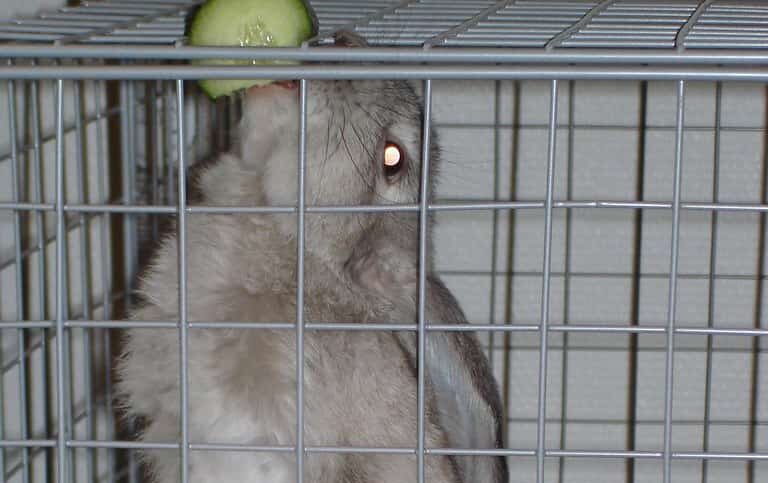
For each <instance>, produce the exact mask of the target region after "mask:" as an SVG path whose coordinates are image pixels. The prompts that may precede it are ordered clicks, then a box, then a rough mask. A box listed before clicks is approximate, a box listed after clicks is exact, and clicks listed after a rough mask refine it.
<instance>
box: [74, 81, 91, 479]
mask: <svg viewBox="0 0 768 483" xmlns="http://www.w3.org/2000/svg"><path fill="white" fill-rule="evenodd" d="M81 82H82V81H74V82H73V88H74V91H73V103H74V111H73V112H74V114H75V137H76V141H75V157H76V161H77V173H78V176H77V191H78V193H79V195H80V198H79V202H80V203H81V204H86V203H87V202H88V200H87V197H86V187H85V177H86V172H85V163H84V159H83V146H84V137H83V125H82V119H81V114H82V115H84V116H85V115H87V113H83V106H82V98H81V92H80V87H81ZM89 225H90V223H89V219H88V216H87V214H86V213H84V212H81V213H80V287H81V288H80V294H81V304H82V314H83V319H85V320H91V319H92V318H93V317H92V313H91V294H90V291H91V284H90V269H89V267H90V231H89ZM82 330H83V341H82V343H83V386H84V387H83V390H84V392H85V433H86V438H87V439H89V440H93V439H94V433H93V429H94V426H93V390H92V387H93V381H92V379H93V378H92V367H91V364H92V361H93V359H92V354H91V332H90V329H85V328H84V329H82ZM93 452H94V450H93V448H86V449H85V459H86V463H85V465H86V466H85V474H86V481H89V482H93V481H94V476H95V466H94V465H95V460H94V457H93Z"/></svg>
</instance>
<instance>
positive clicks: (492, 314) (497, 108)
mask: <svg viewBox="0 0 768 483" xmlns="http://www.w3.org/2000/svg"><path fill="white" fill-rule="evenodd" d="M500 124H501V81H498V80H497V81H494V83H493V201H499V192H500V191H501V187H500V186H499V183H500V182H501V180H500V178H501V176H500V171H501V147H500V143H501V139H500V138H501V128H500V127H499V126H500ZM491 216H492V222H491V223H492V224H491V287H490V294H489V300H488V306H489V307H488V322H489V323H490V324H495V323H496V277H497V276H498V271H497V269H496V265H497V263H498V260H499V249H498V240H497V238H498V234H499V210H491ZM495 335H496V333H495V332H494V331H489V332H488V363H489V365H490V368H491V374H494V369H495V366H496V365H495V363H494V360H493V355H494V344H495V340H496V337H495Z"/></svg>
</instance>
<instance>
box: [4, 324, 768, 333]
mask: <svg viewBox="0 0 768 483" xmlns="http://www.w3.org/2000/svg"><path fill="white" fill-rule="evenodd" d="M188 325H189V327H190V328H192V329H261V330H295V329H296V324H295V323H292V322H253V321H250V322H249V321H224V322H216V321H200V322H189V323H188ZM54 326H55V321H52V320H30V321H25V320H20V321H0V330H3V329H26V328H53V327H54ZM64 326H65V327H69V328H75V327H77V328H109V329H119V328H122V329H127V328H136V329H176V328H178V327H179V323H178V322H174V321H155V320H65V321H64ZM304 327H305V328H306V329H307V330H310V331H312V330H317V331H363V330H370V331H383V332H396V331H397V332H399V331H416V330H418V325H417V324H397V323H386V322H384V323H368V322H306V323H305V324H304ZM426 328H427V330H428V331H431V332H535V331H538V330H539V329H540V327H539V326H538V325H536V324H530V325H521V324H515V325H509V324H506V325H503V324H437V323H434V324H427V326H426ZM549 330H550V331H551V332H571V333H573V332H597V333H619V334H635V333H651V334H664V333H666V332H667V328H666V327H664V326H645V327H643V326H623V325H586V324H585V325H575V324H550V325H549ZM675 333H676V334H689V335H723V336H725V335H731V336H758V337H762V336H768V328H766V329H754V328H751V329H750V328H735V327H733V328H731V327H729V328H708V327H676V328H675Z"/></svg>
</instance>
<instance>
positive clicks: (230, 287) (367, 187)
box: [118, 37, 507, 483]
mask: <svg viewBox="0 0 768 483" xmlns="http://www.w3.org/2000/svg"><path fill="white" fill-rule="evenodd" d="M350 39H353V40H350ZM354 41H355V40H354V38H352V37H345V38H342V39H340V42H341V43H350V42H354ZM414 89H415V88H414V87H412V86H411V85H410V84H408V83H406V82H400V81H354V82H350V81H309V82H308V83H307V91H308V92H307V94H308V95H307V99H308V101H307V111H308V116H307V158H306V200H307V203H308V204H312V205H349V204H383V203H416V202H417V201H418V198H419V196H418V193H419V178H420V158H421V155H420V146H421V133H422V126H421V123H422V111H421V109H422V108H421V100H420V97H419V95H418V94H417V92H416V90H414ZM298 124H299V123H298V96H297V91H296V90H295V89H285V88H282V87H279V86H270V87H264V88H258V89H251V90H250V91H249V92H248V93H247V94H246V95H245V100H244V115H243V122H242V125H241V139H240V141H239V143H238V149H236V150H235V152H233V153H231V154H226V155H223V156H221V157H220V159H219V160H218V161H217V162H216V163H215V164H213V165H212V166H211V167H210V168H208V169H206V171H205V172H204V173H203V174H202V176H201V178H200V180H199V188H200V190H201V192H202V194H203V200H204V203H205V204H208V205H227V206H233V205H248V206H254V205H290V204H294V203H295V202H296V199H297V162H296V159H297V151H298V144H297V139H298ZM385 140H392V141H395V142H397V143H398V144H399V145H400V146H401V147H403V148H404V149H405V151H406V152H407V153H408V159H407V160H406V165H405V166H404V168H403V170H402V171H401V172H400V173H399V174H398V175H397V176H396V177H394V178H392V179H388V178H387V177H386V176H385V175H384V174H383V171H382V165H381V150H382V148H383V143H384V142H385ZM433 140H435V137H434V135H433ZM438 164H439V153H438V151H437V144H436V141H435V142H433V146H431V156H430V168H431V172H430V176H431V179H432V180H433V179H434V173H435V172H436V169H437V167H438ZM296 225H297V218H296V215H295V214H233V215H213V214H190V215H188V216H187V234H186V236H187V238H186V253H187V294H188V295H187V318H188V320H189V321H256V322H294V321H295V320H296V305H295V304H296V262H297V246H296ZM305 225H306V228H305V259H304V260H305V261H304V263H305V277H304V304H305V305H304V318H305V320H306V321H314V322H320V321H322V322H348V323H355V322H379V323H415V322H416V321H417V310H416V301H417V294H418V288H417V286H418V284H417V274H418V271H417V268H418V226H419V225H418V214H417V213H413V212H410V213H403V212H400V213H375V214H371V213H368V214H360V213H357V214H353V213H346V214H339V213H331V214H328V213H325V214H321V213H307V214H306V219H305ZM178 249H179V248H178V240H177V238H176V236H170V237H168V238H166V239H164V241H163V242H162V245H161V246H160V248H159V250H158V252H157V254H156V255H155V256H154V258H153V260H152V262H151V264H150V266H149V267H148V268H147V271H146V273H145V275H144V276H143V277H142V280H141V283H140V293H141V295H142V296H143V298H144V300H145V301H146V304H145V305H144V306H143V307H142V308H141V309H139V310H137V311H136V312H135V313H134V314H132V317H133V318H134V319H137V320H176V319H178V317H179V310H178V283H177V274H178V270H177V263H178ZM427 253H430V254H431V253H432V246H431V243H430V244H429V245H428V251H427ZM431 266H432V264H431V261H430V262H429V266H428V267H427V269H428V271H429V272H428V279H427V292H426V294H427V300H426V307H427V318H428V320H429V321H430V322H434V323H465V318H464V315H463V314H462V311H461V309H460V308H459V306H458V304H457V302H456V300H455V299H454V298H453V296H452V295H451V294H450V292H449V291H448V290H447V289H446V288H445V287H444V285H443V284H442V283H441V282H440V280H439V279H438V278H437V276H435V275H434V274H432V272H431ZM416 340H417V339H416V334H415V333H414V332H413V331H403V332H391V331H368V330H365V331H316V330H309V329H308V330H306V331H305V335H304V364H305V366H304V368H305V369H304V376H305V379H304V418H305V419H304V437H305V440H304V442H305V445H307V446H363V447H402V448H406V447H415V446H416V441H417V439H416V438H417V436H416V435H417V432H416V428H417V384H416V380H417V379H416V375H417V371H416ZM188 347H189V350H188V381H189V400H188V401H189V439H190V441H192V442H208V443H241V444H249V445H293V444H295V435H296V382H297V381H296V366H295V360H296V352H295V350H296V339H295V332H294V331H293V330H279V329H277V330H267V329H232V330H230V329H190V330H189V331H188ZM179 358H180V351H179V331H178V330H175V329H168V330H157V329H133V330H130V331H128V332H127V335H126V338H125V351H124V353H123V355H122V357H121V359H120V362H119V365H118V374H119V384H118V388H119V391H120V393H121V395H122V397H123V402H122V407H123V408H124V409H125V412H126V413H127V415H128V416H130V417H143V418H145V419H146V420H147V421H148V424H147V425H146V428H145V429H144V430H143V432H142V434H141V435H139V437H140V439H142V440H144V441H176V440H177V439H178V437H179V434H180V433H179V431H180V426H179V417H180V411H179V406H180V388H179ZM426 358H427V360H428V363H427V367H426V372H427V376H426V377H427V379H426V381H427V384H426V394H427V397H426V399H425V401H426V402H425V405H426V417H425V437H426V440H425V441H426V442H425V444H426V445H427V446H428V447H458V448H488V449H491V448H498V447H500V446H501V445H502V442H501V439H502V438H501V417H502V415H501V407H500V406H501V404H500V400H499V395H498V392H497V388H496V385H495V382H494V380H493V376H492V374H491V372H490V370H489V368H488V365H487V361H486V359H485V356H484V355H483V353H482V352H481V350H480V349H479V345H478V343H477V341H476V339H475V338H474V336H473V335H470V333H465V332H430V333H429V335H428V337H427V353H426ZM143 456H144V460H145V463H146V467H147V468H148V470H149V474H151V481H152V482H154V483H175V482H177V481H179V452H178V450H148V451H145V452H144V453H143ZM425 462H426V463H425V464H426V466H425V468H426V469H425V471H426V478H427V481H429V482H435V483H438V482H439V483H505V482H506V472H507V469H506V463H505V461H504V458H502V457H490V456H485V457H465V456H461V457H447V456H430V455H427V456H426V459H425ZM189 472H190V473H189V475H190V482H192V483H245V482H249V483H250V482H258V483H261V482H264V483H290V482H293V481H295V455H294V453H292V452H281V453H276V452H247V451H242V452H225V451H192V452H190V460H189ZM415 478H416V457H415V455H413V454H410V455H409V454H401V455H392V454H389V455H387V454H354V453H347V454H325V453H322V454H321V453H314V452H312V453H308V454H307V455H306V458H305V481H306V482H307V483H325V482H328V483H331V482H333V483H341V482H345V483H360V482H365V481H370V482H371V483H373V482H376V483H406V482H409V481H415Z"/></svg>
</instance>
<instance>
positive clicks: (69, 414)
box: [53, 60, 76, 481]
mask: <svg viewBox="0 0 768 483" xmlns="http://www.w3.org/2000/svg"><path fill="white" fill-rule="evenodd" d="M59 64H60V62H59V61H58V60H57V61H55V65H59ZM63 86H64V83H63V81H62V85H61V87H62V88H63ZM58 88H59V85H58V84H56V89H58ZM63 99H64V94H63V93H62V104H61V117H62V121H61V122H62V126H63V125H64V103H63V102H64V101H63ZM53 110H54V112H55V113H56V112H58V111H59V105H58V96H55V97H54V99H53ZM63 129H64V128H63V127H62V136H63V134H64V131H63ZM61 142H62V153H63V149H64V147H63V145H64V143H65V140H64V138H63V137H62V139H61ZM63 162H64V157H63V154H62V163H63ZM62 175H63V176H66V166H63V167H62ZM63 183H64V187H63V188H62V189H63V190H64V195H63V196H65V195H66V179H65V181H63ZM65 198H66V196H65ZM63 220H64V221H63V223H64V227H63V233H64V237H63V238H62V240H61V243H62V244H63V246H64V248H63V253H64V256H63V259H62V261H61V263H62V271H63V273H64V275H63V277H64V278H63V284H62V287H61V293H62V294H61V298H62V300H63V302H62V303H63V309H62V314H63V315H62V317H63V319H64V320H65V321H66V320H68V319H69V312H70V310H69V309H70V307H69V293H70V286H69V284H70V282H71V280H70V277H69V275H70V270H69V230H68V229H67V218H66V212H65V213H64V219H63ZM57 222H58V220H57ZM57 310H58V309H57ZM71 332H72V331H71V330H69V329H65V330H64V341H63V344H64V359H63V364H64V401H66V402H67V404H66V413H65V415H64V416H65V417H66V422H65V427H66V428H68V429H69V431H74V422H73V413H74V408H73V405H74V397H73V396H72V389H73V385H74V382H73V377H72V357H73V352H72V344H71ZM67 436H69V435H67ZM68 457H69V455H68V452H67V454H65V459H66V458H68ZM75 464H76V461H75V460H72V461H68V464H67V471H68V472H69V474H68V478H69V480H68V481H75Z"/></svg>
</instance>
